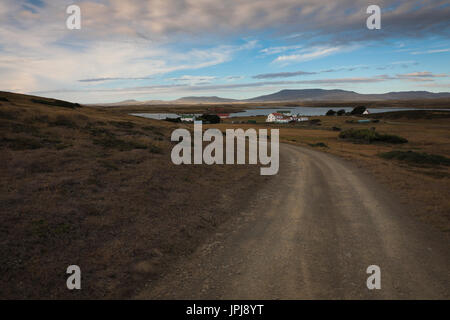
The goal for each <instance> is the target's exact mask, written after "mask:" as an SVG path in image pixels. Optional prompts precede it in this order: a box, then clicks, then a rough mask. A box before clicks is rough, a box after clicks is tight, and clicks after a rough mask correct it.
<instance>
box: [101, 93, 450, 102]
mask: <svg viewBox="0 0 450 320" xmlns="http://www.w3.org/2000/svg"><path fill="white" fill-rule="evenodd" d="M439 98H450V92H440V93H433V92H428V91H400V92H388V93H381V94H363V93H357V92H354V91H346V90H336V89H335V90H324V89H300V90H281V91H278V92H276V93H272V94H268V95H263V96H259V97H256V98H251V99H245V100H235V99H226V98H221V97H216V96H211V97H183V98H180V99H177V100H174V101H162V100H149V101H136V100H125V101H121V102H116V103H108V104H101V105H103V106H118V105H149V104H174V103H175V104H205V103H206V104H209V103H235V102H238V103H239V102H241V103H243V102H278V101H283V102H287V101H333V102H339V101H383V100H421V99H439Z"/></svg>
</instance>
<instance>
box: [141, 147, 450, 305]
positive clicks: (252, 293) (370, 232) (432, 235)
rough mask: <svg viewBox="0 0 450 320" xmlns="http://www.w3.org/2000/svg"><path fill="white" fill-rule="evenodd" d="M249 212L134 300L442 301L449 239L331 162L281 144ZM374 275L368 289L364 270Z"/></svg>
mask: <svg viewBox="0 0 450 320" xmlns="http://www.w3.org/2000/svg"><path fill="white" fill-rule="evenodd" d="M280 158H281V159H280V160H281V164H280V172H279V174H278V175H277V176H276V177H272V178H270V180H269V181H270V183H268V184H267V185H266V186H264V187H263V189H262V190H261V191H258V193H257V194H255V197H254V199H251V200H249V203H248V207H247V208H245V209H244V210H243V212H241V213H240V215H238V217H236V218H235V219H232V220H231V221H229V222H228V223H226V224H224V225H222V226H220V227H219V229H218V231H217V233H216V234H215V235H214V236H213V237H212V238H210V239H209V240H208V241H207V242H206V243H205V244H204V245H203V246H202V247H201V248H199V249H198V250H197V251H196V252H195V253H194V254H193V255H192V256H191V257H189V259H185V260H184V261H180V262H179V263H178V264H177V265H176V266H174V267H173V268H172V269H171V270H170V271H169V272H168V273H167V274H166V275H165V276H164V277H163V278H162V279H160V280H158V281H156V282H149V283H147V285H146V288H145V289H144V290H143V291H142V292H140V293H139V294H138V295H137V296H136V298H138V299H418V298H422V299H434V298H441V299H448V298H449V297H450V281H449V279H450V267H449V266H450V258H449V257H450V250H449V238H448V236H447V235H446V234H444V233H442V232H438V231H436V230H434V229H432V228H431V227H428V226H426V225H423V224H421V223H419V222H417V221H415V220H413V219H412V218H410V215H408V212H407V210H408V208H407V207H403V206H402V205H400V204H399V203H398V202H397V201H396V199H395V198H394V197H393V196H392V195H390V194H388V193H387V192H386V191H385V190H383V187H382V186H380V185H378V184H377V183H375V182H374V181H373V180H372V179H370V177H369V176H367V175H366V174H365V173H363V172H362V170H360V169H358V168H356V167H355V166H354V165H353V164H352V163H350V162H347V161H344V160H342V159H339V158H337V157H335V156H332V155H329V154H326V153H322V152H318V151H315V150H310V149H307V148H301V147H297V146H292V145H285V144H283V145H281V146H280ZM369 265H378V266H379V267H380V268H381V289H380V290H369V289H368V288H367V286H366V280H367V277H368V276H369V275H368V274H367V273H366V269H367V267H368V266H369Z"/></svg>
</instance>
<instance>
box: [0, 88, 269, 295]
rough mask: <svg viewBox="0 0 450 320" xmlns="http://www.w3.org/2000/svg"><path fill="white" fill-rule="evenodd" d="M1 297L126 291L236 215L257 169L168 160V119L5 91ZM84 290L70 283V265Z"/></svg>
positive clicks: (0, 110)
mask: <svg viewBox="0 0 450 320" xmlns="http://www.w3.org/2000/svg"><path fill="white" fill-rule="evenodd" d="M2 97H3V98H5V99H8V101H2V105H1V106H0V132H1V138H0V139H1V140H0V149H1V150H0V161H1V163H2V166H1V167H0V174H1V177H2V183H1V185H0V202H1V204H2V205H1V209H0V219H1V220H0V221H1V223H0V235H1V236H0V239H1V240H0V261H2V263H1V265H0V297H1V298H123V297H128V296H131V295H132V294H133V293H134V291H135V290H139V289H140V288H141V287H142V286H143V285H145V284H148V283H149V281H152V280H153V279H157V278H158V277H159V276H160V275H161V274H162V272H163V271H164V270H166V269H167V268H169V267H170V265H171V263H172V262H173V261H174V260H175V259H178V258H180V257H182V256H184V255H188V254H189V253H191V252H192V251H193V250H194V249H195V248H196V247H197V245H198V244H199V243H201V241H203V240H204V239H205V237H208V236H209V234H211V233H212V232H214V230H215V227H216V226H217V225H218V224H220V223H222V222H223V221H225V220H226V219H228V218H229V217H231V216H232V215H233V214H234V213H236V212H240V210H239V208H242V207H243V206H245V205H246V199H247V197H249V196H250V194H252V193H253V192H255V190H257V189H255V188H256V187H257V186H258V185H259V183H261V182H263V181H265V178H262V177H260V176H259V171H258V170H257V168H256V167H254V166H206V165H205V166H203V165H202V166H175V165H173V164H172V163H171V160H170V150H171V147H172V143H171V142H170V138H169V137H170V133H171V131H172V129H174V128H175V126H173V124H170V123H166V122H159V121H155V120H149V119H141V118H136V117H131V116H125V115H120V114H117V115H114V114H111V113H109V112H108V111H107V110H97V109H93V108H89V107H81V108H75V109H71V108H66V107H58V106H55V105H48V104H45V103H33V102H32V101H31V100H30V99H31V97H28V96H22V95H12V94H3V95H2ZM71 264H77V265H79V266H80V267H81V270H82V279H83V282H82V288H83V289H82V290H81V291H73V292H71V291H69V290H67V288H66V285H65V281H66V274H65V270H66V268H67V266H69V265H71Z"/></svg>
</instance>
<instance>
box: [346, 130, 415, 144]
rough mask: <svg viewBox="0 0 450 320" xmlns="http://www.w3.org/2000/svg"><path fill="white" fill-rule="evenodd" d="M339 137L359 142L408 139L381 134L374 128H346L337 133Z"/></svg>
mask: <svg viewBox="0 0 450 320" xmlns="http://www.w3.org/2000/svg"><path fill="white" fill-rule="evenodd" d="M339 138H341V139H351V140H355V141H360V142H366V143H372V142H386V143H395V144H397V143H406V142H408V140H406V139H405V138H402V137H399V136H396V135H391V134H382V133H378V132H376V131H374V130H369V129H353V128H352V129H348V130H345V131H342V132H341V133H340V134H339Z"/></svg>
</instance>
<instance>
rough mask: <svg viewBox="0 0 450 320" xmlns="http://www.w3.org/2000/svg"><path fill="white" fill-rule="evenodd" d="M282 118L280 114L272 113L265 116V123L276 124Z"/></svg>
mask: <svg viewBox="0 0 450 320" xmlns="http://www.w3.org/2000/svg"><path fill="white" fill-rule="evenodd" d="M283 118H284V116H283V115H282V114H281V113H278V112H274V113H271V114H269V115H268V116H267V119H266V122H278V120H281V119H283Z"/></svg>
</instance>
